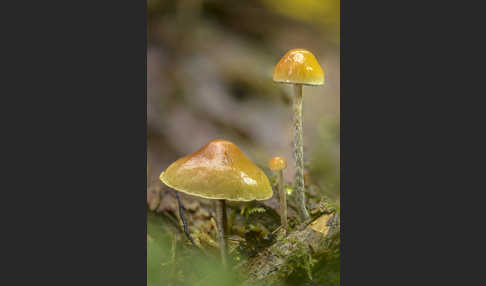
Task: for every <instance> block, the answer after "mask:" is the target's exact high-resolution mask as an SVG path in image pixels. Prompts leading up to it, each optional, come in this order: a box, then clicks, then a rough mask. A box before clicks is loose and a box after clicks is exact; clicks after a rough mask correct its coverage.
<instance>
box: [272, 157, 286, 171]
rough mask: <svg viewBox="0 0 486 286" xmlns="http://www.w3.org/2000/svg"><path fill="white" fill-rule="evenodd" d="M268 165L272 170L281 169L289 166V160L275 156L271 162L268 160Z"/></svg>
mask: <svg viewBox="0 0 486 286" xmlns="http://www.w3.org/2000/svg"><path fill="white" fill-rule="evenodd" d="M268 167H269V168H270V170H272V171H280V170H283V169H285V168H286V167H287V162H285V159H284V158H282V157H273V158H272V159H270V162H268Z"/></svg>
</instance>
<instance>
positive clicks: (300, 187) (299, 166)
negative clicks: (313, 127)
mask: <svg viewBox="0 0 486 286" xmlns="http://www.w3.org/2000/svg"><path fill="white" fill-rule="evenodd" d="M294 94H295V96H294V142H293V143H294V159H295V165H296V167H295V185H296V199H297V210H298V212H299V216H300V220H301V221H306V220H308V219H309V213H308V212H307V209H306V208H305V192H304V143H303V130H302V84H295V85H294Z"/></svg>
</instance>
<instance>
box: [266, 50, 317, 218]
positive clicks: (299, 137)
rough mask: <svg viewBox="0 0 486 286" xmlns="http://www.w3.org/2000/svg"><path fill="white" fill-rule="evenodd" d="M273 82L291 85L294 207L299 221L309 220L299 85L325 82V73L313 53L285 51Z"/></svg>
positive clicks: (276, 67) (300, 88)
mask: <svg viewBox="0 0 486 286" xmlns="http://www.w3.org/2000/svg"><path fill="white" fill-rule="evenodd" d="M273 81H275V82H279V83H288V84H293V85H294V104H293V112H294V140H293V147H294V159H295V164H296V168H295V184H296V199H297V209H298V212H299V216H300V219H301V221H306V220H308V219H309V213H308V212H307V209H306V208H305V193H304V143H303V130H302V86H303V85H322V84H324V72H323V71H322V68H321V66H320V65H319V63H318V62H317V60H316V58H315V57H314V55H313V54H312V53H311V52H309V51H307V50H304V49H292V50H290V51H288V52H287V53H286V54H285V55H284V56H283V57H282V58H281V59H280V61H279V62H278V63H277V65H276V66H275V69H274V71H273Z"/></svg>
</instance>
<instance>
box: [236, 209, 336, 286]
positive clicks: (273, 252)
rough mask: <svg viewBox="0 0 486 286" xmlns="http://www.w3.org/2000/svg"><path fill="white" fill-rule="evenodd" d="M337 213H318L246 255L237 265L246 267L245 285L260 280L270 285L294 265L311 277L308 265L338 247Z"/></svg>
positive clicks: (292, 270) (282, 276)
mask: <svg viewBox="0 0 486 286" xmlns="http://www.w3.org/2000/svg"><path fill="white" fill-rule="evenodd" d="M339 223H340V217H339V214H338V213H334V214H326V215H322V216H321V217H319V218H318V219H316V220H315V221H314V222H312V223H311V224H310V225H308V226H307V227H306V228H304V229H303V230H296V231H293V232H291V233H289V235H288V236H287V237H283V236H280V237H279V238H278V239H277V242H276V243H275V244H273V245H272V246H270V247H269V248H267V249H266V250H264V251H263V252H261V253H260V254H258V255H257V256H256V257H254V258H251V259H249V260H248V261H247V262H246V263H244V264H243V265H239V267H238V268H240V267H241V268H243V269H245V268H246V269H247V274H248V277H249V279H248V280H247V281H246V284H247V285H255V284H258V282H262V283H264V284H265V285H272V284H275V283H276V282H278V281H279V280H282V279H284V278H285V277H288V276H289V275H290V274H292V273H293V272H294V270H296V269H304V270H305V271H307V275H308V276H309V278H310V279H312V273H311V269H312V266H313V265H315V264H316V263H317V262H318V261H319V260H321V259H325V257H326V255H325V254H326V253H328V252H329V251H331V250H332V249H334V250H336V249H339V235H340V229H339Z"/></svg>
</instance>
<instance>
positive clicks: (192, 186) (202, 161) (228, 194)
mask: <svg viewBox="0 0 486 286" xmlns="http://www.w3.org/2000/svg"><path fill="white" fill-rule="evenodd" d="M160 180H161V181H162V182H163V183H164V184H166V185H167V186H169V187H171V188H172V189H175V190H177V191H180V192H183V193H186V194H190V195H193V196H198V197H202V198H206V199H212V200H215V206H214V207H215V209H216V224H217V227H218V239H219V243H220V249H221V258H222V262H223V265H226V264H227V263H226V259H227V245H226V240H225V232H226V229H225V228H226V224H227V223H226V221H227V218H226V206H225V200H230V201H253V200H267V199H269V198H271V197H272V195H273V192H272V187H271V186H270V182H269V181H268V178H267V176H266V175H265V173H264V172H263V171H262V170H261V169H260V168H258V167H257V166H256V165H255V164H254V163H253V162H252V161H250V160H249V159H248V158H246V157H245V155H243V153H242V152H241V151H240V149H238V147H237V146H236V145H235V144H233V143H232V142H230V141H228V140H221V139H217V140H213V141H211V142H209V143H208V144H206V145H205V146H203V147H202V148H201V149H199V150H198V151H196V152H194V153H192V154H190V155H187V156H185V157H182V158H180V159H178V160H177V161H175V162H174V163H172V164H171V165H170V166H169V167H168V168H167V169H166V170H165V171H164V172H162V173H161V174H160Z"/></svg>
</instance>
